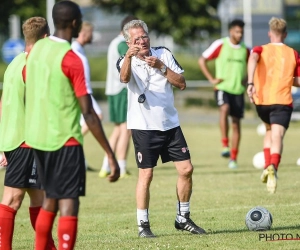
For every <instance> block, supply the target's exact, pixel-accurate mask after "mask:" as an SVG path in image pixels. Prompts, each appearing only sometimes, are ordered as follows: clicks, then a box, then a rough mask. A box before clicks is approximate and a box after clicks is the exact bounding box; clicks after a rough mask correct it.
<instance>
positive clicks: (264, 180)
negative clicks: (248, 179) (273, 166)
mask: <svg viewBox="0 0 300 250" xmlns="http://www.w3.org/2000/svg"><path fill="white" fill-rule="evenodd" d="M260 180H261V181H262V183H267V181H268V169H267V168H265V169H264V170H263V172H262V173H261V176H260Z"/></svg>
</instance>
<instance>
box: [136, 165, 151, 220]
mask: <svg viewBox="0 0 300 250" xmlns="http://www.w3.org/2000/svg"><path fill="white" fill-rule="evenodd" d="M152 178H153V168H144V169H143V168H139V177H138V182H137V185H136V206H137V209H142V210H145V209H148V208H149V201H150V184H151V181H152ZM145 221H148V220H145Z"/></svg>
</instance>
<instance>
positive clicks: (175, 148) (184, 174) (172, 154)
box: [161, 127, 205, 234]
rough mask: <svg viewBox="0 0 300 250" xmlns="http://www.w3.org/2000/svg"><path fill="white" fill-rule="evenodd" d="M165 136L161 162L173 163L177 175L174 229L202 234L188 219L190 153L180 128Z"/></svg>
mask: <svg viewBox="0 0 300 250" xmlns="http://www.w3.org/2000/svg"><path fill="white" fill-rule="evenodd" d="M166 136H167V140H166V141H165V143H164V145H163V147H162V151H161V158H162V162H163V163H164V162H168V161H173V162H174V164H175V167H176V169H177V173H178V179H177V185H176V194H177V214H176V219H175V228H176V229H178V230H186V231H189V232H191V233H193V234H203V233H205V230H203V229H202V228H201V227H199V226H197V225H196V224H195V223H194V222H193V221H192V220H191V219H190V197H191V193H192V184H193V182H192V174H193V165H192V163H191V160H190V152H189V148H188V146H187V143H186V140H185V138H184V135H183V133H182V130H181V128H180V127H176V128H173V129H170V130H168V131H166Z"/></svg>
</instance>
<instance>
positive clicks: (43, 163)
mask: <svg viewBox="0 0 300 250" xmlns="http://www.w3.org/2000/svg"><path fill="white" fill-rule="evenodd" d="M33 153H34V158H35V161H36V164H37V167H38V173H39V174H40V177H41V178H40V180H41V184H42V188H43V189H44V190H45V192H46V197H47V198H53V199H74V198H78V197H79V196H84V195H85V172H86V170H85V164H84V155H83V149H82V146H81V145H78V146H66V147H62V148H60V149H59V150H56V151H51V152H50V151H41V150H37V149H34V150H33Z"/></svg>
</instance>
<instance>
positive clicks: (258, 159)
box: [252, 151, 265, 169]
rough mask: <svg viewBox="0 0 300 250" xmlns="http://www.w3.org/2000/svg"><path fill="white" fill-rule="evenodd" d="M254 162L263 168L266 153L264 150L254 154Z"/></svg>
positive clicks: (259, 167) (255, 165) (257, 166)
mask: <svg viewBox="0 0 300 250" xmlns="http://www.w3.org/2000/svg"><path fill="white" fill-rule="evenodd" d="M252 164H253V166H254V167H255V168H257V169H263V168H264V166H265V155H264V152H263V151H262V152H258V153H256V154H255V155H254V156H253V159H252Z"/></svg>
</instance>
